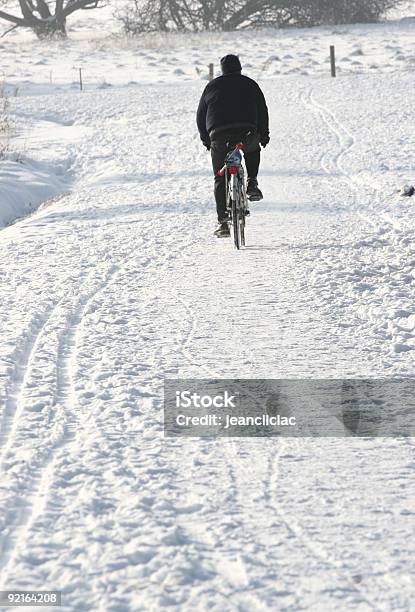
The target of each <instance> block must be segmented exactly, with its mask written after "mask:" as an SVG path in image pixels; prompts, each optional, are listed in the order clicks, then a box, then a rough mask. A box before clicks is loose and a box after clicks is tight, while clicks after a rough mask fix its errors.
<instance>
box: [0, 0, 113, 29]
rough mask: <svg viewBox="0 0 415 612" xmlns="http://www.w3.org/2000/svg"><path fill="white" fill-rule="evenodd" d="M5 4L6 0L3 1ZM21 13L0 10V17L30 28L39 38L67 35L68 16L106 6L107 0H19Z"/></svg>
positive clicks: (18, 25) (16, 25)
mask: <svg viewBox="0 0 415 612" xmlns="http://www.w3.org/2000/svg"><path fill="white" fill-rule="evenodd" d="M1 4H2V6H4V4H5V2H2V3H1ZM18 4H19V8H20V15H16V14H14V13H15V12H16V11H13V13H10V12H8V11H5V10H0V19H3V20H5V21H8V22H9V23H10V24H13V25H12V27H11V28H10V29H9V30H7V31H6V32H5V33H4V34H3V36H4V35H5V34H7V33H8V32H10V31H11V30H14V29H16V28H20V27H22V28H30V29H32V30H33V31H34V32H35V34H36V35H37V36H38V37H39V38H50V37H53V36H60V37H63V38H65V37H66V20H67V18H68V17H69V16H70V15H72V13H75V12H76V11H80V10H88V9H96V8H99V7H101V6H104V4H105V0H18Z"/></svg>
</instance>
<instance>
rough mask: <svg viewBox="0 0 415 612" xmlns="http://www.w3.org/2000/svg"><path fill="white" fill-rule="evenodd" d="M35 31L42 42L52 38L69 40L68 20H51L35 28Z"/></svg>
mask: <svg viewBox="0 0 415 612" xmlns="http://www.w3.org/2000/svg"><path fill="white" fill-rule="evenodd" d="M33 31H34V32H35V34H36V36H37V37H38V38H39V39H40V40H45V39H51V38H67V37H68V35H67V32H66V19H65V18H61V19H56V17H55V18H54V19H51V20H50V21H45V22H43V23H39V24H36V25H35V26H33Z"/></svg>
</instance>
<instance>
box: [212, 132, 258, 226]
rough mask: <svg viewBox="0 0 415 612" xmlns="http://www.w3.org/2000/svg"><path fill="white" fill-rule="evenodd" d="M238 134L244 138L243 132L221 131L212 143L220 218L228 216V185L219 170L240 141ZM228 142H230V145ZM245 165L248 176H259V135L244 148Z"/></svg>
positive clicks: (252, 138)
mask: <svg viewBox="0 0 415 612" xmlns="http://www.w3.org/2000/svg"><path fill="white" fill-rule="evenodd" d="M238 136H240V137H241V139H242V136H243V135H242V134H238V133H235V132H233V131H230V132H221V133H220V134H217V135H216V134H215V135H214V136H213V139H212V143H211V154H212V166H213V172H214V173H215V200H216V210H217V213H218V220H219V221H222V219H225V218H226V187H225V177H224V176H218V175H217V173H218V171H219V170H220V169H221V168H223V165H224V163H225V157H226V155H227V154H228V153H229V152H230V151H232V149H234V148H235V145H234V144H232V143H236V142H238ZM227 143H230V144H229V146H228V144H227ZM244 157H245V165H246V170H247V172H248V178H256V177H257V176H258V171H259V164H260V161H261V150H260V147H259V135H258V134H254V135H253V136H252V137H251V138H250V139H249V141H248V142H247V146H246V148H245V149H244Z"/></svg>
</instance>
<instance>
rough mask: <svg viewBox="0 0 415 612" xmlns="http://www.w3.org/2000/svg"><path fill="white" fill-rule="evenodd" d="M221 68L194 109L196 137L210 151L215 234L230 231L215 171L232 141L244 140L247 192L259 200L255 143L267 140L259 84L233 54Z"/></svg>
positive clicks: (258, 153) (222, 183) (222, 186)
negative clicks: (245, 74)
mask: <svg viewBox="0 0 415 612" xmlns="http://www.w3.org/2000/svg"><path fill="white" fill-rule="evenodd" d="M221 68H222V76H220V77H218V78H217V79H214V80H213V81H211V82H210V83H209V84H208V85H207V86H206V88H205V90H204V92H203V94H202V97H201V99H200V103H199V108H198V111H197V126H198V129H199V133H200V138H201V140H202V142H203V144H204V145H205V147H206V148H207V150H208V151H211V154H212V165H213V171H214V173H215V200H216V209H217V213H218V221H219V225H218V227H217V229H216V230H215V235H216V236H218V237H223V236H229V235H230V231H229V225H228V220H229V219H228V213H227V210H226V193H225V177H224V176H219V175H218V171H219V170H220V169H221V168H222V167H223V164H224V161H225V157H226V155H227V153H228V152H229V151H230V150H231V149H232V148H233V146H234V145H235V144H237V143H239V142H241V141H243V142H244V143H245V148H244V155H245V164H246V169H247V172H248V186H247V196H248V198H249V199H250V200H251V201H259V200H262V198H263V196H262V193H261V191H260V189H259V187H258V180H257V176H258V171H259V164H260V158H261V149H260V146H259V145H260V144H261V145H262V146H263V147H266V146H267V144H268V143H269V140H270V137H269V117H268V108H267V104H266V102H265V97H264V94H263V93H262V91H261V89H260V87H259V85H258V84H257V83H256V82H255V81H253V80H252V79H250V78H248V77H246V76H244V75H242V74H241V72H242V66H241V62H240V61H239V57H237V56H236V55H226V56H225V57H223V58H222V59H221Z"/></svg>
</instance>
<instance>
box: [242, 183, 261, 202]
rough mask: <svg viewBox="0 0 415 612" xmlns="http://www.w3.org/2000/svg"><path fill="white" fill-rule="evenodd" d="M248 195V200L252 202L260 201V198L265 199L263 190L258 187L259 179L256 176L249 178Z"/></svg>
mask: <svg viewBox="0 0 415 612" xmlns="http://www.w3.org/2000/svg"><path fill="white" fill-rule="evenodd" d="M246 195H247V196H248V200H250V201H251V202H259V201H260V200H263V199H264V196H263V195H262V191H261V190H260V189H259V187H258V181H257V179H256V178H250V179H248V186H247V188H246Z"/></svg>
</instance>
